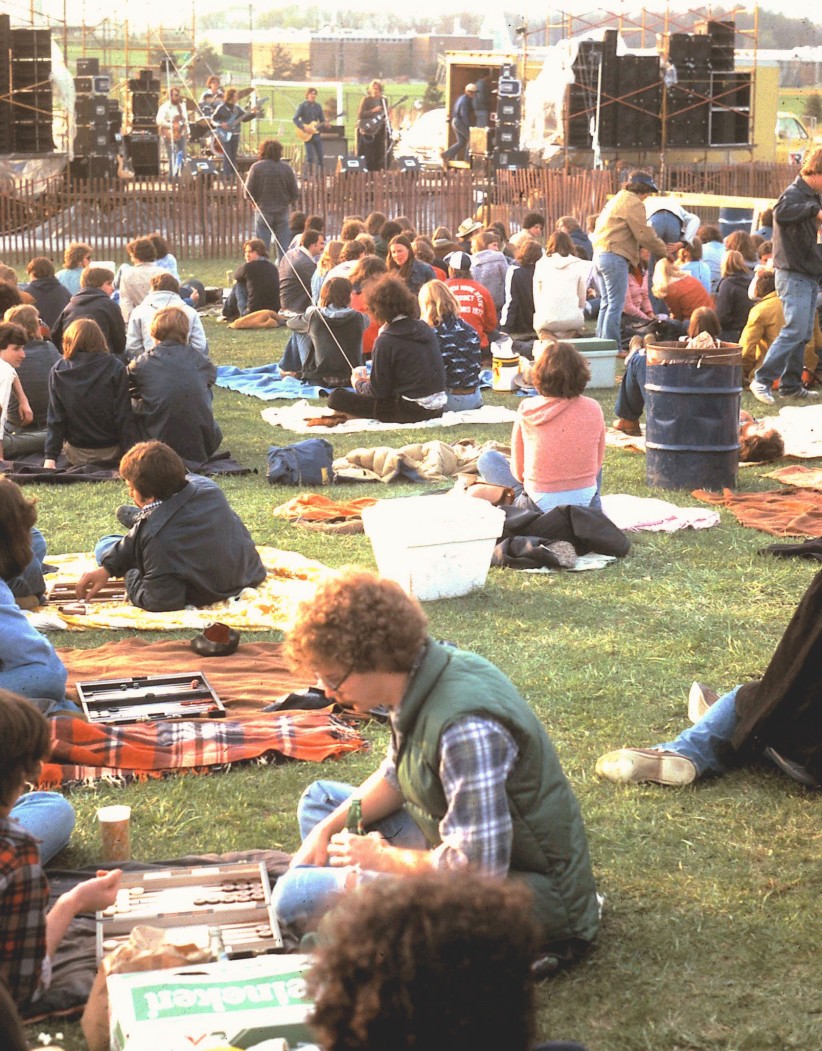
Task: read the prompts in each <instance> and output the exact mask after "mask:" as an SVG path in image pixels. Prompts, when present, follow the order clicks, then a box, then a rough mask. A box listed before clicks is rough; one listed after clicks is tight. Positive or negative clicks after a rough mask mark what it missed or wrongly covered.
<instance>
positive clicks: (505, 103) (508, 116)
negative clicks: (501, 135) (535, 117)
mask: <svg viewBox="0 0 822 1051" xmlns="http://www.w3.org/2000/svg"><path fill="white" fill-rule="evenodd" d="M521 117H522V99H521V98H518V97H517V98H506V97H505V96H502V97H500V98H499V99H497V121H498V122H499V123H500V124H519V122H520V119H521Z"/></svg>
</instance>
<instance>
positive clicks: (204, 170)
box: [180, 157, 217, 183]
mask: <svg viewBox="0 0 822 1051" xmlns="http://www.w3.org/2000/svg"><path fill="white" fill-rule="evenodd" d="M216 174H217V169H216V168H215V167H214V164H213V162H212V161H210V160H209V159H208V157H189V158H188V160H187V161H186V162H185V164H184V165H183V167H182V171H181V172H180V178H181V179H182V181H183V182H184V183H192V182H194V181H195V180H198V179H208V178H209V176H212V175H216Z"/></svg>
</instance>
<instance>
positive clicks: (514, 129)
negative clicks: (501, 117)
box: [494, 124, 520, 150]
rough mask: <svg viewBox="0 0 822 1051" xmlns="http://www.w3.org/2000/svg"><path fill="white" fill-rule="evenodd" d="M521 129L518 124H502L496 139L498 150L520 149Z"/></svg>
mask: <svg viewBox="0 0 822 1051" xmlns="http://www.w3.org/2000/svg"><path fill="white" fill-rule="evenodd" d="M519 139H520V128H519V125H518V124H510V125H509V124H500V125H498V126H497V130H496V132H495V137H494V146H495V148H496V149H497V150H515V149H517V148H518V147H519Z"/></svg>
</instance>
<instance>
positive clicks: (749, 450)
mask: <svg viewBox="0 0 822 1051" xmlns="http://www.w3.org/2000/svg"><path fill="white" fill-rule="evenodd" d="M784 452H785V442H784V440H783V438H782V435H781V434H780V433H779V431H777V430H774V428H773V427H768V428H766V427H764V426H763V425H762V424H761V423H753V424H746V425H743V426H742V427H740V428H739V460H740V463H770V462H771V461H772V460H778V459H779V457H780V456H782V455H784Z"/></svg>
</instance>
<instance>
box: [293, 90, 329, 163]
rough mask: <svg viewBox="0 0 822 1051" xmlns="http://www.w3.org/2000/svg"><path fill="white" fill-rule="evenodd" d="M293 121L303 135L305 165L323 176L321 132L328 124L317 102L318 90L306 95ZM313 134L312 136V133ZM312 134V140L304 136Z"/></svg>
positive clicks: (301, 136) (308, 91)
mask: <svg viewBox="0 0 822 1051" xmlns="http://www.w3.org/2000/svg"><path fill="white" fill-rule="evenodd" d="M292 120H293V121H294V123H295V124H296V125H297V128H298V129H299V130H300V131H301V132H302V133H303V134H302V135H300V138H301V139H302V140H303V143H304V145H305V164H306V168H307V169H309V170H310V169H311V168H312V167H315V168H316V174H317V175H322V170H323V140H322V137H321V136H320V132H321V131H324V130H325V129H326V128H327V127H328V124H327V123H326V119H325V114H324V113H323V108H322V106H321V105H320V104H319V102H317V89H316V88H309V89H308V90H307V91H306V93H305V101H304V102H301V103H300V104H299V106H298V107H297V111H296V113H295V114H294V116H293V118H292ZM312 132H313V134H310V133H312ZM308 134H310V138H304V135H308Z"/></svg>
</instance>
